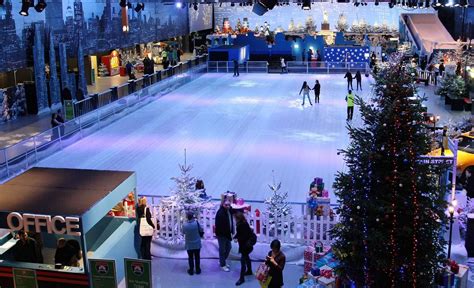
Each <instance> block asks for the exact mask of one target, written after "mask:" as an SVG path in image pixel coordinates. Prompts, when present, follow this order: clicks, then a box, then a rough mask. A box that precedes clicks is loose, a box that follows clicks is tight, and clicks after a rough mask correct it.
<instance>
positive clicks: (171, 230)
mask: <svg viewBox="0 0 474 288" xmlns="http://www.w3.org/2000/svg"><path fill="white" fill-rule="evenodd" d="M153 208H154V209H153V214H154V217H156V219H158V220H159V221H160V227H161V228H160V230H159V231H157V235H156V237H158V238H161V239H164V240H173V239H177V238H181V237H182V234H183V232H182V224H183V222H184V221H185V213H184V211H182V210H179V209H178V208H177V207H171V208H170V209H164V207H163V206H161V205H160V204H158V205H155V206H153ZM217 208H218V207H210V208H204V209H201V211H200V213H199V215H198V221H199V224H200V225H201V227H202V228H203V230H204V237H203V238H204V239H206V240H211V239H214V238H215V232H214V231H215V226H214V223H215V215H216V212H217ZM246 218H247V221H248V222H249V223H250V226H251V227H252V228H253V230H254V232H255V234H256V235H257V241H258V242H261V243H270V242H271V241H272V240H273V239H279V240H280V241H281V242H283V243H291V244H301V245H311V244H312V243H314V242H315V241H321V242H323V243H324V244H330V243H332V240H333V239H332V237H331V235H330V233H329V231H330V230H331V229H332V228H333V227H334V225H336V224H337V223H338V218H337V215H335V216H334V217H329V216H314V218H313V219H311V218H310V216H309V215H307V216H283V217H281V218H278V219H276V222H275V223H274V224H272V225H270V221H269V219H268V217H266V216H265V214H263V213H262V214H260V215H259V216H257V215H256V214H255V212H250V213H246ZM277 227H285V229H278V228H277Z"/></svg>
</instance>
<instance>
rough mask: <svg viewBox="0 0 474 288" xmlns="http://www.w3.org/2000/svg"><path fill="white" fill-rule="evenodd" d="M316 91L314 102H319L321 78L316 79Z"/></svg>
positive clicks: (314, 88) (314, 89)
mask: <svg viewBox="0 0 474 288" xmlns="http://www.w3.org/2000/svg"><path fill="white" fill-rule="evenodd" d="M313 91H314V103H319V93H320V92H321V85H320V84H319V80H316V83H315V84H314V87H313Z"/></svg>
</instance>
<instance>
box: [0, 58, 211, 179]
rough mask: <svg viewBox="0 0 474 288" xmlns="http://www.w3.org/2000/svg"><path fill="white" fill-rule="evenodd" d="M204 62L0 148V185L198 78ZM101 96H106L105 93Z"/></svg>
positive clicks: (203, 71) (85, 107)
mask: <svg viewBox="0 0 474 288" xmlns="http://www.w3.org/2000/svg"><path fill="white" fill-rule="evenodd" d="M204 59H205V58H203V62H204V63H201V62H197V63H201V64H199V65H197V66H193V67H192V68H188V70H186V72H183V73H178V74H176V73H175V74H172V73H173V72H170V73H169V75H168V76H167V77H165V78H164V79H162V80H161V81H159V82H156V83H154V84H152V85H150V86H147V87H144V88H143V89H141V90H139V91H136V92H134V93H132V94H130V95H127V96H123V97H121V98H119V99H117V100H114V101H109V100H107V97H109V96H104V97H103V98H101V99H102V100H101V101H103V102H101V103H102V105H103V106H101V107H97V108H95V109H93V110H92V111H89V112H87V113H82V115H80V116H77V117H75V118H74V119H72V120H69V121H67V122H65V123H63V124H62V125H60V126H57V127H55V128H52V129H48V130H46V131H44V132H42V133H39V134H37V135H35V136H33V137H30V138H27V139H25V140H23V141H21V142H18V143H16V144H13V145H11V146H8V147H5V148H2V149H0V182H5V181H6V180H8V179H10V178H12V177H14V176H16V175H18V174H20V173H22V172H24V171H26V170H28V169H29V168H31V167H33V166H35V165H36V164H37V163H38V162H39V161H41V160H42V159H44V158H46V157H49V156H51V155H53V154H54V153H56V152H58V151H60V150H62V149H64V148H66V147H67V146H69V145H72V144H74V143H75V142H77V141H79V140H81V139H82V138H84V137H87V136H88V135H90V134H92V133H94V132H96V131H98V130H100V129H102V128H104V127H106V126H107V125H109V124H111V123H113V122H115V121H117V120H119V119H120V118H122V117H124V116H126V115H128V114H130V113H132V112H134V111H136V110H137V109H139V108H141V107H143V106H144V105H146V104H148V103H150V102H152V101H154V100H155V99H156V97H160V96H162V95H165V94H167V93H169V92H172V91H174V90H176V89H178V88H179V87H181V86H183V85H185V84H187V83H189V82H191V81H193V80H195V79H197V78H199V77H200V76H201V75H203V74H204V73H205V72H206V64H205V61H204ZM191 61H193V60H191ZM183 69H184V68H183ZM165 71H166V70H165ZM170 71H171V70H170ZM183 71H184V70H183ZM175 72H176V71H175ZM103 94H104V95H107V93H103ZM88 101H90V100H88ZM108 101H109V102H108ZM83 103H84V104H83V106H82V109H87V105H88V104H85V103H88V102H83ZM96 103H99V102H96Z"/></svg>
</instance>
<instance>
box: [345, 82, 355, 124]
mask: <svg viewBox="0 0 474 288" xmlns="http://www.w3.org/2000/svg"><path fill="white" fill-rule="evenodd" d="M346 102H347V119H346V120H347V121H350V120H352V115H353V114H354V94H352V91H351V90H349V94H347V96H346Z"/></svg>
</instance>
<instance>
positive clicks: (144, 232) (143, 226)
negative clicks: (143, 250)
mask: <svg viewBox="0 0 474 288" xmlns="http://www.w3.org/2000/svg"><path fill="white" fill-rule="evenodd" d="M146 209H148V207H146V208H145V211H144V213H143V217H141V218H140V236H142V237H144V236H153V232H154V231H153V227H152V226H151V225H150V224H148V221H146V212H147V211H146Z"/></svg>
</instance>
